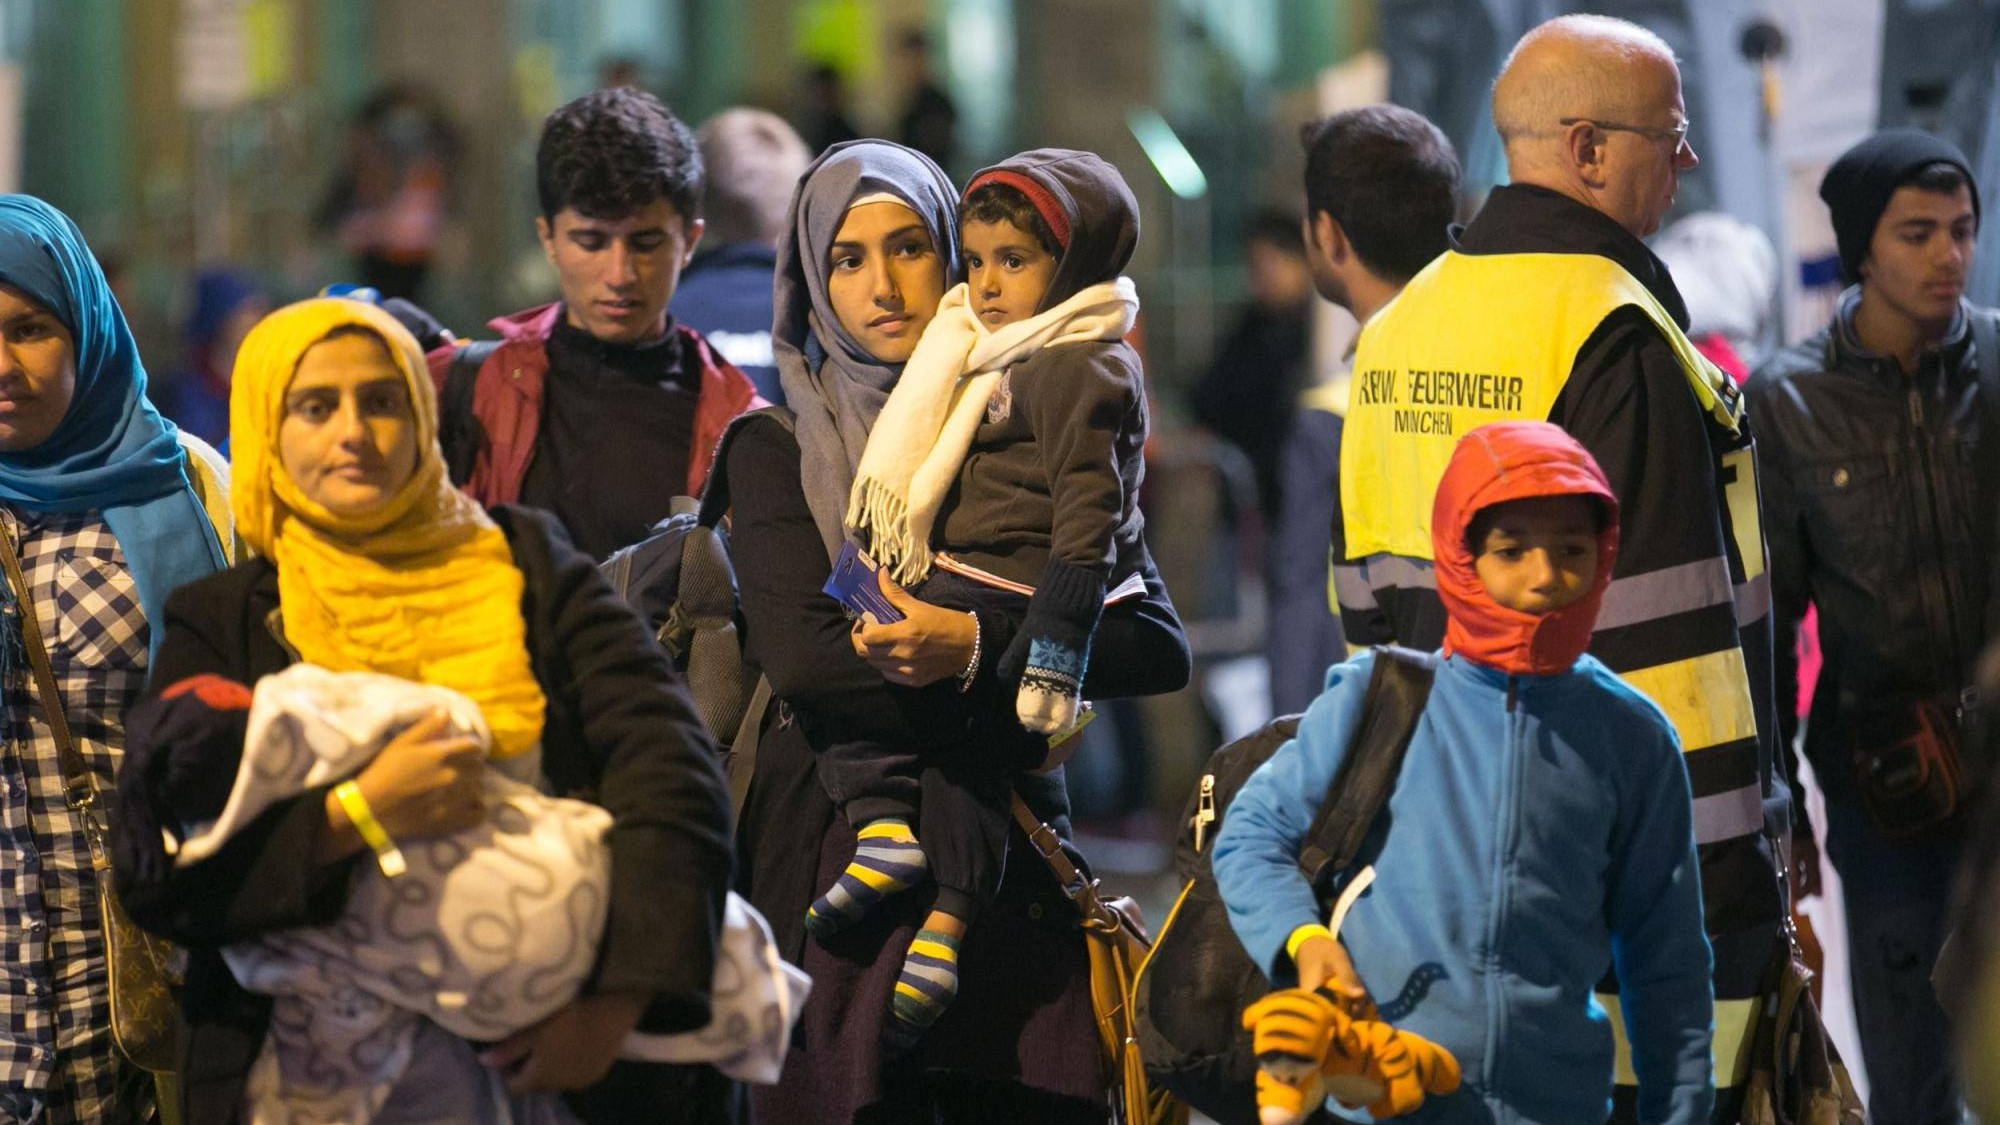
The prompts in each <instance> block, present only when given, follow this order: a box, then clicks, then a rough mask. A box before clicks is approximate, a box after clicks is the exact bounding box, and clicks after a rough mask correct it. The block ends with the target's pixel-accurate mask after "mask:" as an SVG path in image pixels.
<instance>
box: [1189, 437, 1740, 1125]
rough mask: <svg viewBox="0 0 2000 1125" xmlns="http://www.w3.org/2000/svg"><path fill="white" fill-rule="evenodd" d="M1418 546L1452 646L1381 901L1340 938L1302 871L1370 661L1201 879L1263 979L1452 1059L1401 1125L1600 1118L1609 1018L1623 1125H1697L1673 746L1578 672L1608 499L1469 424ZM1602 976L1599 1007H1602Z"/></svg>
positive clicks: (1706, 1008) (1398, 807) (1235, 817)
mask: <svg viewBox="0 0 2000 1125" xmlns="http://www.w3.org/2000/svg"><path fill="white" fill-rule="evenodd" d="M1431 536H1432V543H1433V547H1434V550H1435V555H1436V559H1437V581H1438V593H1439V594H1440V595H1441V597H1442V599H1443V601H1444V606H1445V610H1446V613H1447V617H1448V620H1447V626H1446V631H1445V641H1444V648H1443V652H1442V658H1441V660H1440V661H1439V664H1438V669H1437V676H1436V680H1435V683H1434V685H1433V687H1432V689H1431V694H1430V696H1429V699H1428V702H1427V704H1426V706H1425V709H1424V712H1423V716H1422V718H1421V719H1420V720H1419V722H1418V724H1417V728H1416V731H1415V733H1414V736H1413V737H1412V739H1411V742H1410V747H1409V751H1408V755H1407V757H1406V758H1405V760H1404V763H1403V767H1402V772H1401V775H1400V777H1399V779H1398V781H1397V783H1396V787H1395V790H1394V792H1393V793H1392V795H1391V796H1390V799H1389V802H1388V804H1387V806H1386V808H1385V810H1384V815H1383V821H1382V823H1378V825H1377V827H1376V831H1375V834H1374V838H1373V842H1372V843H1371V845H1370V847H1368V848H1366V849H1364V852H1363V855H1362V856H1361V857H1360V858H1359V859H1358V860H1357V863H1356V867H1355V869H1354V870H1356V871H1359V870H1360V869H1361V866H1362V865H1363V864H1368V865H1372V866H1373V869H1374V871H1373V876H1374V878H1373V882H1372V883H1371V884H1367V889H1366V890H1365V891H1364V892H1363V893H1360V894H1359V897H1357V898H1355V899H1354V900H1353V901H1352V903H1351V905H1350V906H1349V907H1348V910H1347V913H1346V914H1345V915H1344V916H1340V917H1339V918H1338V920H1337V921H1335V923H1334V924H1336V925H1337V926H1338V927H1339V932H1338V934H1337V935H1336V934H1334V933H1333V932H1331V931H1329V929H1328V928H1327V923H1328V921H1329V920H1328V919H1326V918H1323V917H1321V916H1320V913H1319V906H1318V903H1317V900H1316V899H1315V897H1314V894H1313V891H1312V888H1311V887H1309V886H1308V885H1307V883H1306V880H1305V878H1304V877H1303V876H1302V875H1301V874H1300V872H1299V868H1298V866H1297V862H1298V856H1299V851H1300V848H1301V846H1302V844H1303V841H1304V838H1305V835H1306V833H1307V831H1308V829H1309V828H1310V826H1311V822H1312V820H1313V817H1314V814H1315V813H1316V812H1317V811H1318V808H1319V806H1320V803H1321V800H1322V798H1323V796H1324V795H1325V794H1326V792H1327V790H1328V787H1329V786H1330V785H1331V783H1332V781H1333V778H1334V775H1335V771H1336V770H1337V769H1338V768H1339V765H1340V761H1341V758H1342V757H1343V756H1344V754H1345V753H1346V750H1347V747H1348V744H1349V742H1350V740H1351V739H1352V738H1353V737H1354V734H1355V732H1356V731H1357V729H1358V728H1359V724H1360V720H1361V704H1362V697H1363V693H1364V692H1365V690H1366V687H1367V683H1368V678H1369V674H1370V670H1371V667H1372V663H1373V654H1372V653H1364V654H1362V655H1360V656H1358V657H1356V658H1355V659H1353V660H1351V661H1349V662H1347V663H1345V664H1341V665H1336V666H1335V667H1334V668H1332V669H1330V670H1329V671H1328V673H1327V686H1326V690H1325V692H1324V693H1323V694H1321V695H1320V696H1319V698H1318V699H1317V700H1315V701H1314V702H1313V704H1312V706H1311V707H1310V708H1309V709H1308V710H1307V711H1306V713H1305V716H1304V718H1303V719H1302V720H1301V722H1300V724H1299V732H1298V736H1297V737H1296V738H1295V739H1294V740H1293V741H1291V742H1289V743H1286V744H1285V746H1284V747H1282V748H1281V749H1280V750H1279V751H1278V752H1277V753H1276V754H1274V755H1273V756H1272V757H1271V759H1270V760H1269V761H1268V762H1266V763H1265V764H1264V765H1263V766H1262V767H1261V768H1259V769H1258V770H1257V771H1256V773H1255V774H1253V775H1252V776H1251V778H1250V779H1249V780H1248V781H1247V782H1245V784H1244V785H1243V788H1242V789H1241V791H1240V792H1239V793H1238V794H1237V796H1236V798H1235V799H1234V801H1232V802H1231V804H1230V806H1229V808H1228V809H1227V811H1226V814H1225V818H1224V821H1223V824H1222V828H1221V832H1220V834H1219V835H1218V836H1217V838H1216V842H1215V849H1214V852H1213V856H1212V864H1213V867H1214V871H1215V876H1216V883H1217V885H1218V887H1219V888H1220V890H1221V893H1222V897H1223V900H1224V902H1225V903H1226V904H1227V905H1228V908H1229V918H1230V923H1231V925H1232V926H1233V927H1234V929H1235V931H1236V934H1237V936H1238V938H1240V939H1241V940H1242V942H1243V945H1244V948H1245V949H1247V950H1248V951H1249V953H1250V955H1251V957H1252V958H1253V959H1254V960H1255V961H1256V962H1257V964H1258V965H1259V966H1261V967H1262V968H1263V969H1264V970H1265V972H1267V973H1268V974H1269V975H1270V976H1271V978H1272V980H1273V981H1274V982H1275V983H1278V984H1286V983H1292V982H1294V981H1296V983H1297V984H1298V985H1299V986H1301V987H1303V988H1306V989H1314V988H1319V987H1322V986H1326V987H1328V988H1330V990H1331V991H1332V992H1333V993H1334V994H1335V995H1336V996H1339V997H1341V998H1343V999H1344V1000H1346V1001H1349V1002H1350V1003H1352V1004H1353V1005H1355V1006H1356V1007H1358V1006H1360V1005H1361V1004H1362V1003H1363V1002H1364V1001H1369V1000H1372V1002H1373V1003H1374V1004H1375V1005H1376V1006H1377V1007H1378V1008H1379V1010H1380V1013H1381V1016H1382V1018H1383V1019H1384V1020H1386V1021H1387V1022H1389V1023H1391V1024H1394V1025H1395V1026H1396V1027H1398V1028H1400V1029H1404V1030H1407V1031H1410V1032H1414V1033H1415V1034H1417V1035H1420V1036H1423V1037H1424V1038H1426V1039H1429V1040H1431V1041H1432V1042H1434V1043H1436V1044H1438V1045H1439V1046H1441V1047H1443V1048H1445V1049H1446V1050H1448V1051H1449V1052H1451V1054H1452V1055H1454V1056H1455V1057H1456V1058H1457V1060H1458V1063H1459V1065H1460V1067H1461V1069H1462V1072H1463V1076H1464V1084H1463V1085H1462V1086H1461V1087H1460V1088H1459V1089H1458V1091H1457V1092H1455V1093H1452V1094H1448V1095H1443V1096H1435V1097H1432V1098H1430V1099H1429V1100H1428V1101H1427V1102H1425V1103H1424V1104H1423V1105H1422V1106H1421V1107H1420V1108H1419V1109H1418V1110H1416V1111H1415V1112H1414V1113H1413V1114H1412V1115H1411V1119H1412V1120H1418V1121H1435V1122H1460V1121H1463V1122H1475V1121H1476V1122H1499V1123H1503V1125H1504V1123H1508V1122H1578V1121H1602V1120H1605V1119H1606V1117H1607V1116H1608V1114H1609V1112H1610V1105H1611V1092H1612V1080H1613V1051H1612V1035H1611V1028H1610V1022H1609V1021H1611V1020H1613V1019H1622V1020H1623V1021H1624V1023H1625V1027H1626V1031H1627V1034H1628V1036H1629V1039H1630V1041H1631V1043H1632V1058H1631V1067H1632V1070H1633V1071H1634V1072H1635V1073H1636V1075H1637V1079H1638V1087H1639V1105H1638V1119H1639V1120H1641V1121H1648V1122H1679V1123H1685V1125H1697V1123H1699V1122H1704V1121H1707V1120H1708V1116H1709V1110H1710V1106H1711V1103H1712V1101H1713V1099H1714V1085H1713V1081H1712V1077H1711V1060H1710V1050H1711V1043H1710V1039H1711V1026H1712V1008H1713V1004H1712V1001H1711V992H1710V984H1709V963H1710V959H1709V958H1710V955H1709V947H1708V941H1707V939H1706V937H1705V936H1704V935H1703V930H1702V907H1701V895H1700V885H1699V868H1698V865H1697V861H1696V858H1695V847H1694V831H1693V806H1692V801H1691V799H1690V796H1689V792H1690V791H1689V785H1688V780H1687V775H1686V770H1685V767H1684V766H1683V765H1682V763H1681V754H1680V747H1679V743H1678V741H1677V739H1676V738H1675V735H1674V732H1673V728H1672V727H1671V726H1669V725H1668V723H1667V720H1666V718H1665V716H1664V715H1663V714H1662V713H1661V711H1660V710H1659V708H1658V707H1656V706H1655V705H1654V704H1653V703H1652V702H1651V701H1649V700H1647V699H1646V698H1645V697H1644V696H1642V695H1640V694H1639V693H1638V692H1637V691H1635V690H1633V689H1632V688H1630V687H1628V686H1626V685H1625V684H1624V683H1623V682H1622V681H1620V680H1619V679H1618V678H1617V677H1616V676H1614V675H1613V674H1612V673H1611V672H1610V671H1609V670H1608V669H1606V668H1605V666H1604V665H1603V664H1602V663H1600V662H1599V661H1598V660H1597V659H1596V658H1594V657H1592V656H1589V655H1587V654H1586V653H1585V652H1584V649H1585V647H1586V645H1587V644H1588V643H1589V640H1590V634H1591V630H1592V628H1593V627H1594V625H1595V623H1596V618H1597V612H1598V606H1599V604H1600V603H1601V601H1602V600H1603V597H1604V591H1605V588H1606V587H1607V586H1608V585H1609V584H1610V579H1611V567H1612V562H1613V560H1614V559H1615V558H1616V555H1617V545H1618V509H1617V501H1616V500H1615V499H1614V498H1613V496H1612V493H1611V489H1610V486H1609V485H1608V484H1607V482H1606V480H1605V478H1604V475H1603V473H1602V471H1601V470H1599V468H1598V466H1597V464H1596V462H1595V461H1593V460H1592V459H1591V457H1590V454H1589V453H1588V452H1586V451H1585V450H1584V449H1583V447H1582V446H1581V445H1578V444H1577V443H1576V442H1575V440H1574V439H1572V438H1570V437H1569V436H1568V435H1567V434H1565V433H1564V432H1563V431H1562V430H1561V429H1559V428H1558V427H1556V426H1553V425H1550V424H1548V423H1546V422H1504V423H1498V424H1494V425H1488V426H1483V427H1480V428H1479V429H1476V430H1473V431H1472V432H1471V433H1469V434H1467V435H1466V436H1465V438H1464V439H1463V440H1462V441H1461V442H1460V443H1459V445H1458V446H1457V448H1456V450H1455V451H1454V452H1453V454H1452V459H1451V462H1450V465H1449V467H1448V468H1447V470H1446V472H1445V475H1444V477H1443V479H1442V481H1441V482H1440V483H1439V486H1438V492H1437V496H1436V500H1435V504H1434V507H1433V510H1432V522H1431ZM1385 825H1386V829H1385ZM1350 881H1352V880H1350ZM1614 966H1615V967H1616V969H1617V977H1618V981H1619V1003H1618V1004H1617V1005H1616V1007H1615V1008H1613V1009H1612V1010H1610V1011H1607V1010H1605V1009H1604V1008H1603V1007H1600V1006H1599V1004H1598V1003H1597V1001H1596V1000H1595V999H1593V996H1592V990H1593V987H1594V986H1596V985H1597V984H1598V982H1599V981H1601V980H1602V979H1603V978H1604V975H1605V971H1606V970H1607V969H1610V968H1612V967H1614Z"/></svg>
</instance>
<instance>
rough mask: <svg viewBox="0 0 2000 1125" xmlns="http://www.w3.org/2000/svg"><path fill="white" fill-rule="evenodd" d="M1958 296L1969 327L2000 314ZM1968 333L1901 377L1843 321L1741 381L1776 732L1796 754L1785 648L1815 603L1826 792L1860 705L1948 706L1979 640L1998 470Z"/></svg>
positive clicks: (1810, 732)
mask: <svg viewBox="0 0 2000 1125" xmlns="http://www.w3.org/2000/svg"><path fill="white" fill-rule="evenodd" d="M1849 307H1850V306H1848V305H1847V304H1846V303H1845V302H1843V305H1842V309H1843V311H1842V313H1841V314H1838V316H1837V319H1839V318H1842V317H1845V316H1847V315H1848V313H1847V310H1848V308H1849ZM1965 308H1966V312H1965V316H1966V318H1967V320H1968V321H1970V320H1971V319H1972V318H1980V319H1985V320H1988V321H1992V320H1994V319H1996V317H2000V314H1996V313H1995V312H1994V311H1992V310H1989V309H1975V308H1972V307H1971V306H1969V305H1968V306H1965ZM1972 335H1973V334H1972V333H1971V332H1970V331H1963V330H1962V331H1961V332H1959V333H1958V334H1957V335H1956V336H1955V337H1953V338H1952V339H1949V340H1947V341H1945V342H1944V344H1943V345H1942V346H1941V347H1939V348H1938V349H1936V350H1934V351H1930V352H1927V353H1925V355H1924V356H1923V357H1922V361H1921V362H1920V363H1919V365H1918V368H1917V370H1916V372H1915V373H1914V374H1910V375H1905V374H1904V373H1903V371H1902V369H1901V368H1900V367H1899V366H1898V365H1897V363H1896V361H1895V360H1893V359H1890V358H1888V357H1886V356H1878V355H1871V354H1869V353H1867V352H1866V351H1864V350H1862V349H1861V348H1860V347H1859V346H1858V345H1856V344H1855V343H1854V342H1853V340H1852V337H1851V335H1850V333H1849V331H1848V330H1847V328H1846V326H1845V325H1843V324H1838V323H1837V324H1836V325H1835V326H1833V327H1832V328H1830V329H1828V330H1827V331H1823V332H1820V333H1819V334H1817V335H1815V336H1813V337H1812V338H1811V339H1809V340H1805V341H1803V342H1801V343H1798V344H1795V345H1793V346H1792V347H1790V348H1787V349H1785V350H1784V351H1783V352H1780V353H1778V354H1777V355H1775V356H1773V357H1771V359H1770V360H1768V361H1766V362H1765V363H1764V364H1763V365H1762V366H1761V367H1759V368H1758V369H1757V373H1756V375H1755V376H1753V377H1752V378H1751V379H1750V381H1749V382H1748V383H1747V384H1745V388H1744V389H1745V392H1746V394H1747V395H1748V397H1749V400H1750V410H1751V412H1752V413H1751V417H1752V419H1753V420H1754V421H1755V422H1756V424H1757V445H1758V456H1759V465H1760V468H1761V470H1762V478H1763V486H1764V534H1765V537H1766V539H1767V540H1768V541H1769V543H1770V545H1771V596H1772V602H1773V609H1774V611H1775V620H1776V623H1777V649H1776V651H1777V685H1778V700H1779V708H1778V721H1779V724H1780V729H1781V730H1782V731H1783V732H1784V738H1783V740H1782V741H1783V745H1784V746H1786V747H1787V748H1789V747H1790V746H1791V744H1792V738H1793V736H1794V735H1796V734H1797V733H1798V725H1799V724H1798V708H1797V705H1796V702H1797V693H1798V667H1797V660H1796V658H1795V656H1794V653H1793V644H1794V642H1795V640H1796V638H1797V635H1798V626H1799V622H1800V620H1801V619H1802V618H1803V617H1804V616H1805V611H1806V607H1807V605H1808V604H1809V603H1810V604H1813V605H1817V606H1818V607H1819V638H1820V650H1821V652H1822V653H1823V654H1824V656H1825V663H1824V664H1822V665H1821V668H1820V674H1819V687H1818V690H1817V691H1816V692H1815V693H1814V695H1813V717H1812V722H1810V723H1808V724H1807V726H1806V751H1807V753H1808V755H1809V756H1810V757H1811V760H1812V762H1813V768H1814V770H1815V771H1816V772H1817V773H1818V775H1819V777H1820V779H1821V782H1822V785H1823V786H1827V783H1828V782H1832V783H1833V785H1831V786H1828V788H1829V792H1830V793H1832V792H1836V791H1841V790H1846V789H1848V788H1849V786H1848V785H1847V784H1846V781H1847V778H1848V775H1850V774H1851V773H1852V771H1853V766H1852V765H1851V763H1850V761H1849V759H1848V757H1847V753H1846V752H1847V750H1848V746H1847V738H1846V736H1847V735H1848V734H1849V733H1850V732H1854V731H1857V730H1865V729H1867V728H1868V727H1869V726H1870V725H1871V724H1870V723H1869V722H1868V718H1869V716H1868V712H1870V711H1871V710H1875V709H1877V708H1885V709H1886V708H1889V707H1894V706H1896V705H1897V704H1898V703H1901V704H1902V705H1904V706H1905V707H1907V703H1908V701H1909V700H1910V699H1912V698H1929V699H1931V700H1933V701H1937V702H1943V703H1945V704H1947V705H1955V704H1956V703H1957V701H1958V695H1959V692H1960V690H1961V689H1963V688H1965V687H1966V686H1968V685H1969V684H1971V683H1972V679H1973V667H1974V664H1975V663H1976V662H1977V660H1978V658H1979V653H1980V651H1981V649H1982V648H1984V647H1985V643H1986V641H1987V640H1988V639H1989V637H1988V635H1987V629H1986V622H1987V607H1986V602H1987V598H1988V596H1989V593H1988V590H1987V586H1988V583H1989V581H1990V575H1991V573H1992V567H1993V558H1992V554H1993V539H1992V535H1993V517H1992V515H1991V512H1992V505H1993V503H1994V490H1993V488H1992V487H1991V486H1983V485H1982V484H1981V483H1980V481H1979V479H1978V477H1979V472H1980V470H1981V468H1982V467H1987V468H1990V467H1991V465H1992V462H1990V461H1986V460H1983V459H1982V458H1981V457H1980V456H1979V453H1980V452H1981V443H1983V442H1989V441H1994V440H2000V438H1996V437H1995V436H1994V435H1993V434H1992V433H1991V432H1989V431H1991V430H1992V429H1993V427H1994V425H1995V419H1994V416H1993V407H1992V405H1991V404H1990V403H1988V402H1987V400H1986V396H1985V395H1984V394H1983V393H1982V392H1981V390H1980V387H1979V373H1978V364H1979V361H1978V358H1977V356H1976V354H1975V352H1976V349H1975V348H1974V347H1973V344H1972ZM1899 717H1902V718H1906V717H1907V713H1905V715H1904V716H1899Z"/></svg>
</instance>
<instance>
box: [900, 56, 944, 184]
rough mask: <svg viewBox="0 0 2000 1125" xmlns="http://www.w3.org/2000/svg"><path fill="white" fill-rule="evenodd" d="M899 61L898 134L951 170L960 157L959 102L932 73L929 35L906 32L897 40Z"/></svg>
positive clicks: (908, 144)
mask: <svg viewBox="0 0 2000 1125" xmlns="http://www.w3.org/2000/svg"><path fill="white" fill-rule="evenodd" d="M896 63H897V65H898V67H899V68H900V69H901V71H902V78H903V89H904V100H903V114H902V117H901V119H900V120H899V121H898V123H897V126H896V136H897V138H898V139H899V140H901V141H902V142H903V144H905V145H907V146H909V147H910V148H913V149H916V150H917V151H918V152H921V153H923V154H924V155H925V156H928V157H930V158H931V159H932V160H933V161H935V162H936V163H937V166H938V167H940V168H943V169H945V170H946V171H947V172H949V171H950V170H951V167H952V162H953V161H954V160H956V159H957V158H958V105H957V103H955V102H953V101H952V100H951V95H949V94H947V93H945V92H944V88H943V87H942V86H940V85H939V84H938V80H937V77H936V76H935V75H934V74H932V73H931V45H930V38H929V37H928V36H926V35H925V34H924V33H923V32H922V31H919V30H917V29H915V28H911V29H910V30H908V31H905V32H903V34H902V36H901V37H900V38H899V39H898V40H897V41H896Z"/></svg>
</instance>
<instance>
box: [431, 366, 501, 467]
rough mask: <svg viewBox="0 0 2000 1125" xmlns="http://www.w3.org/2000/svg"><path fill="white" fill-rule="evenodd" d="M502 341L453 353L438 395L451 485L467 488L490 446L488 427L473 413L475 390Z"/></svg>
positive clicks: (440, 433)
mask: <svg viewBox="0 0 2000 1125" xmlns="http://www.w3.org/2000/svg"><path fill="white" fill-rule="evenodd" d="M500 344H501V341H499V340H476V341H474V342H473V343H470V344H466V345H465V346H463V347H461V348H459V349H458V350H457V351H455V352H453V353H451V363H450V365H449V366H448V367H446V368H445V377H444V390H443V391H442V392H441V393H440V394H439V395H438V445H439V446H440V447H442V448H443V450H444V464H445V469H446V471H447V472H449V473H450V474H451V482H452V483H453V484H456V485H463V484H464V483H465V482H466V481H469V480H471V479H472V466H473V465H474V464H475V463H476V462H477V461H478V459H479V449H480V447H481V446H483V445H485V444H486V427H485V426H482V425H480V423H479V417H478V416H477V415H475V414H474V413H473V412H472V391H473V388H474V387H476V386H478V384H479V369H480V368H482V367H484V366H486V360H487V359H488V358H489V357H491V356H492V355H493V353H494V352H496V351H498V350H500Z"/></svg>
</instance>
